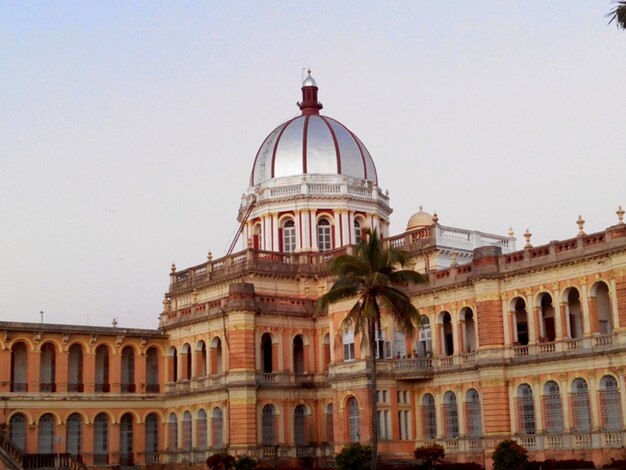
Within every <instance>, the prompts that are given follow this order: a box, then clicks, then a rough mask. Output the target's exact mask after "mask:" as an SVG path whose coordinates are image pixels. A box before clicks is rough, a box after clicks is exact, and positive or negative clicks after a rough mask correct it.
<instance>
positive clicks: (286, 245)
mask: <svg viewBox="0 0 626 470" xmlns="http://www.w3.org/2000/svg"><path fill="white" fill-rule="evenodd" d="M283 251H284V252H285V253H293V252H294V251H296V224H295V222H294V221H293V220H288V221H286V222H285V224H284V225H283Z"/></svg>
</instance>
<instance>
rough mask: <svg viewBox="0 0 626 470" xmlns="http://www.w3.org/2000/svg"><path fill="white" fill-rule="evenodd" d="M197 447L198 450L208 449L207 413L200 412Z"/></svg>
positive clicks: (197, 425)
mask: <svg viewBox="0 0 626 470" xmlns="http://www.w3.org/2000/svg"><path fill="white" fill-rule="evenodd" d="M196 447H197V448H198V449H206V448H207V447H208V440H207V419H206V411H204V410H200V411H198V417H197V418H196Z"/></svg>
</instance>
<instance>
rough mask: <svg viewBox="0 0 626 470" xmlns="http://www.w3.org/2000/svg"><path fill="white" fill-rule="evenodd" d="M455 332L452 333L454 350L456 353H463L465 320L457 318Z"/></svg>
mask: <svg viewBox="0 0 626 470" xmlns="http://www.w3.org/2000/svg"><path fill="white" fill-rule="evenodd" d="M456 331H457V334H456V335H454V350H455V351H456V352H457V354H463V353H464V352H465V337H464V336H465V320H461V319H459V321H458V323H457V324H456Z"/></svg>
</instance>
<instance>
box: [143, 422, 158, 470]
mask: <svg viewBox="0 0 626 470" xmlns="http://www.w3.org/2000/svg"><path fill="white" fill-rule="evenodd" d="M145 439H146V442H145V446H146V463H147V464H155V463H158V462H159V418H158V416H157V415H156V414H155V413H150V414H149V415H148V416H146V435H145Z"/></svg>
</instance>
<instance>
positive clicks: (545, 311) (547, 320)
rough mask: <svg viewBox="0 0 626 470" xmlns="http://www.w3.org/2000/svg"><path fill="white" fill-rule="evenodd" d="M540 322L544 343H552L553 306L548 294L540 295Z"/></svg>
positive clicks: (554, 335) (553, 328)
mask: <svg viewBox="0 0 626 470" xmlns="http://www.w3.org/2000/svg"><path fill="white" fill-rule="evenodd" d="M540 306H541V322H542V332H541V333H542V337H543V339H544V341H549V342H552V341H554V340H555V339H556V329H555V318H554V317H555V315H554V305H553V304H552V296H551V295H550V294H546V293H544V294H541V300H540Z"/></svg>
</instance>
